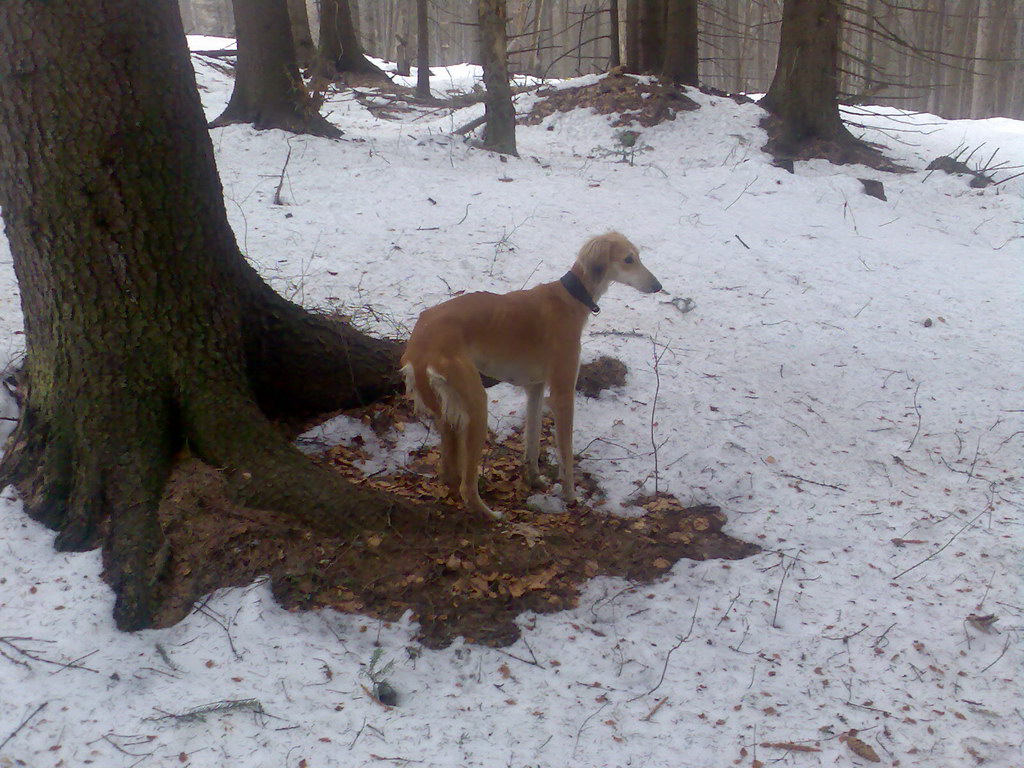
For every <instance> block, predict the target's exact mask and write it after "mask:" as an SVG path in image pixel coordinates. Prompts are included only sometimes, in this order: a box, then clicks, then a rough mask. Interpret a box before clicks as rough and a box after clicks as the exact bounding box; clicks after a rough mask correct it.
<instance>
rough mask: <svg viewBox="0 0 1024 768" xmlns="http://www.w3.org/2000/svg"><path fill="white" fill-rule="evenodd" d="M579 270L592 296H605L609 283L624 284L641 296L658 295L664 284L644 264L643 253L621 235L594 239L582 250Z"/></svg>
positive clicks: (613, 233)
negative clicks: (634, 289)
mask: <svg viewBox="0 0 1024 768" xmlns="http://www.w3.org/2000/svg"><path fill="white" fill-rule="evenodd" d="M576 266H578V267H579V269H580V272H582V275H581V277H583V279H584V281H585V282H586V283H587V284H588V285H590V286H591V289H592V293H593V294H595V295H599V294H602V293H604V291H605V289H606V288H607V287H608V284H609V283H613V282H614V283H624V284H625V285H629V286H632V287H633V288H636V289H637V290H638V291H640V292H641V293H657V292H658V291H660V290H661V283H660V282H659V281H658V278H656V277H655V276H654V275H653V274H651V271H650V270H649V269H647V267H645V266H644V265H643V264H642V263H641V261H640V252H639V249H638V248H637V247H636V246H635V245H633V244H632V243H631V242H629V240H627V239H626V238H625V237H624V236H623V235H620V234H619V233H618V232H608V233H607V234H604V235H598V236H597V237H592V238H590V240H588V241H587V242H586V244H585V245H584V246H583V247H582V248H581V249H580V255H579V256H578V257H577V258H576Z"/></svg>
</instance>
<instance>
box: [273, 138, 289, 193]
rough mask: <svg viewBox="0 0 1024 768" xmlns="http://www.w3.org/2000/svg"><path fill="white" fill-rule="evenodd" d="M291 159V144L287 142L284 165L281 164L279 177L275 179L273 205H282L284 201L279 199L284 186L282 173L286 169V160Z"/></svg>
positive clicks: (283, 173)
mask: <svg viewBox="0 0 1024 768" xmlns="http://www.w3.org/2000/svg"><path fill="white" fill-rule="evenodd" d="M291 159H292V145H291V142H289V143H288V154H287V155H285V157H284V165H283V166H281V178H279V179H278V181H277V189H275V190H274V205H284V201H283V200H281V190H282V189H283V188H284V175H285V172H286V171H287V170H288V161H289V160H291Z"/></svg>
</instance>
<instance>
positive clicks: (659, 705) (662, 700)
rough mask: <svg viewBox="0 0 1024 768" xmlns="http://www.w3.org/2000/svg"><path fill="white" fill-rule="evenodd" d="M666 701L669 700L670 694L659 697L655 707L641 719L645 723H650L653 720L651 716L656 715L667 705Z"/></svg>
mask: <svg viewBox="0 0 1024 768" xmlns="http://www.w3.org/2000/svg"><path fill="white" fill-rule="evenodd" d="M666 701H668V696H663V697H662V698H660V699H658V703H657V704H655V705H654V708H653V709H651V711H650V712H648V713H647V714H646V715H644V716H643V717H641V718H640V721H641V722H643V723H649V722H650V721H651V718H652V717H654V715H655V714H657V712H658V710H659V709H661V708H662V707H663V706H665V702H666Z"/></svg>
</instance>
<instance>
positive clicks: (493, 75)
mask: <svg viewBox="0 0 1024 768" xmlns="http://www.w3.org/2000/svg"><path fill="white" fill-rule="evenodd" d="M477 12H478V21H479V26H480V61H481V64H482V65H483V69H484V87H485V88H486V89H487V97H486V101H485V102H484V110H485V112H484V114H485V115H486V116H487V127H486V129H485V135H484V146H485V147H486V148H487V149H490V150H493V151H495V152H502V153H504V154H506V155H517V154H518V152H517V151H516V108H515V106H514V105H513V104H512V88H511V86H510V85H509V81H508V43H507V40H506V36H505V35H506V33H505V21H506V18H507V11H506V8H505V0H478V5H477Z"/></svg>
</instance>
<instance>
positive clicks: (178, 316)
mask: <svg viewBox="0 0 1024 768" xmlns="http://www.w3.org/2000/svg"><path fill="white" fill-rule="evenodd" d="M285 31H287V28H285ZM40 104H45V105H47V108H46V109H45V110H44V109H39V105H40ZM54 137H59V140H55V138H54ZM0 207H2V211H3V218H4V222H5V224H6V230H7V235H8V238H9V240H10V246H11V252H12V254H13V258H14V268H15V272H16V274H17V277H18V282H19V286H20V291H21V301H22V309H23V313H24V317H25V336H26V352H27V355H26V363H25V371H24V373H25V378H26V381H27V385H26V389H25V394H24V399H23V401H22V411H21V418H20V421H19V424H18V427H17V429H16V432H15V434H14V435H13V437H12V439H11V442H10V444H9V447H8V452H7V454H6V456H5V457H4V459H3V463H2V464H0V485H4V484H7V483H12V484H14V485H15V486H16V487H17V488H18V489H19V491H20V493H21V496H22V499H23V501H24V504H25V508H26V510H27V512H28V513H29V514H30V515H32V516H33V517H35V518H36V519H38V520H40V521H42V522H44V523H45V524H47V525H49V526H51V527H53V528H55V529H57V530H58V531H59V533H58V536H57V539H56V546H57V547H58V548H61V549H83V548H89V547H93V546H96V545H97V544H102V546H103V548H104V566H105V575H106V578H107V579H108V581H109V582H110V583H111V585H112V587H113V588H114V591H115V593H116V595H117V601H116V604H115V609H114V613H115V618H116V620H117V624H118V626H119V627H121V628H122V629H138V628H141V627H146V626H149V625H151V624H152V621H153V617H154V613H155V612H156V610H157V608H158V607H159V604H160V600H161V596H162V594H161V586H160V585H161V576H162V574H163V572H164V569H165V566H166V563H167V551H166V543H165V539H164V536H163V532H162V530H161V527H160V524H159V521H158V518H157V515H156V509H157V505H158V503H159V501H160V499H161V495H162V493H163V490H164V486H165V482H166V480H167V478H168V475H169V473H170V472H171V470H172V468H173V467H174V466H175V464H176V462H178V461H180V460H181V459H182V458H183V457H184V456H185V455H186V454H187V455H191V456H193V457H197V458H198V459H200V460H202V461H205V462H207V463H208V464H210V465H212V466H214V467H217V468H218V469H220V470H221V472H222V473H223V477H224V478H225V480H226V481H227V485H228V487H229V489H230V490H231V492H232V494H233V496H234V498H235V499H236V500H237V501H238V502H240V503H243V504H248V505H251V506H255V507H261V508H267V509H278V510H281V511H283V512H289V513H292V514H295V515H296V516H298V517H300V518H302V519H304V520H306V521H308V522H311V523H313V524H316V525H320V526H324V527H327V528H331V529H335V530H340V531H354V530H357V529H358V528H359V527H360V526H361V525H362V524H363V523H365V522H367V521H370V520H376V519H378V518H380V517H383V515H384V513H385V512H387V511H388V510H390V509H392V508H393V506H394V502H393V500H392V499H390V498H389V497H383V496H377V495H374V494H371V493H368V492H365V491H362V490H359V489H356V488H354V487H353V486H350V485H349V484H347V483H345V482H344V481H342V480H340V479H339V478H338V476H337V475H335V474H333V473H331V472H328V471H326V470H322V469H319V468H317V467H316V466H314V465H313V464H312V463H310V462H308V461H307V460H306V459H305V458H304V457H303V456H302V455H301V454H300V453H299V452H298V451H297V450H296V449H295V448H294V447H293V446H292V445H291V443H290V442H289V441H288V440H287V439H286V437H284V436H283V434H282V432H281V431H280V430H279V429H278V428H277V427H275V426H274V425H273V424H272V423H271V422H270V421H269V420H268V419H267V417H266V415H265V413H264V411H266V412H270V413H272V414H274V415H278V416H292V415H301V414H308V413H311V412H315V411H322V410H325V409H331V408H340V407H342V406H344V405H345V404H346V403H348V404H354V403H356V402H359V401H361V400H363V399H365V398H369V397H374V396H377V395H379V394H380V393H381V392H383V391H389V390H391V389H393V388H394V384H393V383H392V382H390V381H388V380H387V377H386V376H385V375H383V374H382V371H387V370H392V369H393V368H394V366H395V365H396V363H397V356H398V350H397V349H396V345H394V344H388V343H385V342H376V341H373V340H369V339H366V338H364V337H361V336H360V335H359V334H357V333H355V332H353V331H351V330H350V329H349V330H347V331H346V332H345V333H343V334H339V333H336V332H334V331H333V330H332V328H331V327H330V325H329V324H328V323H327V321H325V320H323V319H321V318H317V317H315V316H312V315H309V314H307V313H305V312H304V311H303V310H301V309H300V308H298V307H296V306H294V305H292V304H289V303H288V302H286V301H285V300H284V299H282V298H280V297H278V296H277V295H275V294H274V293H273V292H272V291H271V290H270V289H269V288H268V287H267V286H266V284H265V283H263V281H262V280H260V278H259V277H258V276H257V275H256V273H255V272H254V270H253V269H252V268H251V267H250V266H249V265H248V264H247V263H246V262H245V261H244V259H243V258H242V256H241V254H240V253H239V251H238V247H237V245H236V243H235V240H234V236H233V234H232V232H231V229H230V227H229V225H228V222H227V216H226V213H225V210H224V204H223V195H222V191H221V187H220V182H219V180H218V178H217V171H216V167H215V165H214V158H213V146H212V143H211V141H210V136H209V133H208V131H207V128H206V125H205V122H204V118H203V113H202V108H201V105H200V102H199V96H198V91H197V88H196V83H195V77H194V74H193V71H192V67H191V63H190V61H189V56H188V52H187V50H186V48H185V40H184V36H183V33H182V27H181V22H180V19H179V16H178V12H177V8H176V7H175V4H174V1H173V0H79V2H75V3H40V2H37V1H36V0H7V1H6V2H4V3H3V4H2V5H0Z"/></svg>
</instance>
